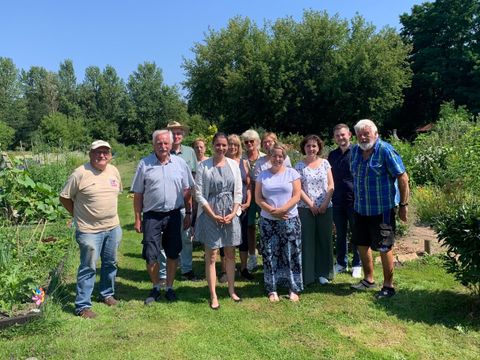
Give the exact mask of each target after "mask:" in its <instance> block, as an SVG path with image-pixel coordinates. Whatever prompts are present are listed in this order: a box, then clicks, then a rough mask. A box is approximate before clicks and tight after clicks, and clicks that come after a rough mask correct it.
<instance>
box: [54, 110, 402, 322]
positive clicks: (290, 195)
mask: <svg viewBox="0 0 480 360" xmlns="http://www.w3.org/2000/svg"><path fill="white" fill-rule="evenodd" d="M186 130H187V129H186V128H185V127H184V126H182V125H181V124H179V123H178V122H171V123H169V124H168V126H167V128H166V129H163V130H157V131H155V132H154V133H153V135H152V142H153V152H152V153H151V154H150V155H149V156H147V157H145V158H143V159H142V160H141V161H140V163H139V164H138V167H137V170H136V173H135V176H134V179H133V182H132V186H131V191H132V192H133V193H134V213H135V225H134V227H135V230H136V231H137V232H139V233H143V241H142V244H143V249H142V256H143V258H144V259H145V261H146V268H147V272H148V275H149V277H150V280H151V282H152V289H151V291H150V292H149V294H148V296H147V298H146V299H145V304H147V305H148V304H151V303H153V302H155V301H157V300H159V299H160V298H161V293H162V289H164V296H165V298H166V299H167V301H175V300H176V299H177V296H176V293H175V291H174V289H173V283H174V278H175V274H176V271H177V267H178V260H180V268H181V273H182V278H184V279H186V280H193V281H195V280H198V277H197V276H196V275H195V274H194V272H193V269H192V239H196V240H197V241H199V242H201V243H203V244H204V246H205V276H206V280H207V283H208V289H209V293H210V300H209V306H210V308H211V309H213V310H217V309H219V308H220V303H219V300H218V297H217V292H216V283H217V273H216V261H217V257H218V255H219V254H220V255H221V258H222V275H221V276H220V279H221V280H223V281H226V282H227V283H228V293H229V296H230V298H231V299H232V300H233V301H234V302H240V301H241V300H242V299H241V297H240V296H239V294H238V293H237V292H236V290H235V267H236V266H235V258H236V256H235V251H236V250H235V249H236V248H237V247H238V248H239V253H240V275H241V276H242V277H243V278H244V279H246V280H252V279H253V275H252V272H253V271H254V270H255V269H256V267H257V266H258V262H257V255H256V251H257V247H258V249H259V252H260V254H261V256H262V263H263V275H264V284H265V290H266V294H267V296H268V299H269V300H270V301H271V302H277V301H279V300H280V297H279V295H278V290H279V288H281V287H285V288H286V289H287V290H288V296H287V297H288V298H289V299H290V300H291V301H293V302H296V301H299V300H300V297H299V294H300V292H301V291H302V290H303V288H304V286H306V285H309V284H311V283H314V282H316V281H318V282H319V283H320V284H327V283H329V282H330V281H331V280H332V279H333V278H334V276H335V274H336V273H340V272H345V271H347V270H348V240H347V239H348V234H349V231H348V230H349V229H350V230H351V231H350V232H351V243H352V246H351V248H352V250H353V261H352V276H353V277H355V278H359V279H361V280H360V282H359V283H356V284H353V285H352V288H354V289H356V290H365V289H372V288H375V287H376V283H375V281H374V277H373V275H374V274H373V258H372V250H378V251H379V252H380V256H381V260H382V266H383V275H384V281H383V285H382V287H381V288H380V290H379V291H378V292H377V297H380V298H382V297H391V296H393V295H395V288H394V286H393V260H394V258H393V251H392V247H393V243H394V231H395V216H396V214H397V212H398V215H399V217H400V219H401V220H403V221H406V219H407V206H408V197H409V187H408V176H407V174H406V171H405V167H404V165H403V163H402V160H401V158H400V156H399V155H398V153H397V152H396V151H395V150H394V148H393V147H392V146H391V145H390V144H388V143H386V142H384V141H382V140H381V139H379V136H378V130H377V127H376V125H375V124H374V123H373V122H372V121H371V120H367V119H364V120H360V121H359V122H358V123H357V124H356V125H355V133H356V136H357V141H358V142H357V144H356V145H352V144H351V143H350V138H351V133H350V130H349V128H348V126H347V125H345V124H338V125H337V126H336V127H335V128H334V131H333V135H334V140H335V142H336V144H337V145H338V148H337V149H335V150H333V151H332V152H330V154H329V155H328V159H325V158H323V157H322V150H323V148H324V143H323V141H322V140H321V139H320V138H319V137H318V136H317V135H308V136H306V137H305V138H304V139H303V140H302V142H301V144H300V151H301V153H302V154H303V155H304V157H303V158H302V160H300V161H298V162H297V163H296V164H295V166H294V167H292V164H291V160H290V158H289V157H288V155H287V149H286V148H285V146H283V145H282V144H280V143H279V142H278V139H277V137H276V135H275V134H274V133H271V132H267V133H265V134H264V135H263V137H262V139H260V137H259V135H258V133H257V132H256V131H254V130H247V131H245V132H244V133H243V134H242V135H241V136H238V135H229V136H227V135H226V134H224V133H221V132H220V133H217V134H215V136H214V137H213V141H212V156H211V157H206V156H205V152H206V147H207V145H208V144H206V142H205V141H204V140H203V139H196V140H195V141H194V143H193V144H192V145H193V148H191V147H188V146H185V145H183V144H182V141H183V138H184V136H185V132H186ZM242 143H243V145H244V148H245V152H243V147H242ZM261 148H262V150H263V152H262V151H260V149H261ZM111 156H112V155H111V147H110V145H109V144H108V143H107V142H105V141H101V140H99V141H96V142H94V143H92V145H91V150H90V162H89V163H87V164H85V165H83V166H81V167H79V168H77V169H76V170H75V171H74V173H73V174H72V175H71V176H70V177H69V179H68V181H67V184H66V185H65V188H64V189H63V191H62V193H61V194H60V200H61V202H62V204H63V205H64V206H65V208H66V209H67V210H68V211H69V212H70V213H71V214H72V215H73V216H74V220H75V223H76V239H77V242H78V244H79V246H80V266H79V270H78V276H77V297H76V301H75V308H76V313H77V314H78V315H80V316H82V317H85V318H92V317H95V316H96V315H95V313H94V312H93V311H92V310H91V307H92V304H91V294H92V290H93V285H94V281H95V274H96V268H95V266H96V265H95V264H96V261H97V259H98V258H99V257H100V258H101V260H102V268H101V273H100V296H101V297H102V300H103V302H104V303H105V304H106V305H109V306H113V305H116V303H117V300H116V299H115V298H114V280H115V275H116V271H117V265H116V252H117V248H118V245H119V242H120V238H121V228H120V226H119V223H118V215H117V213H116V205H117V195H118V193H119V192H120V191H121V188H122V185H121V180H120V175H119V174H118V171H117V170H116V169H115V168H114V167H113V166H112V165H110V164H109V162H110V160H111ZM257 219H258V221H257ZM257 223H258V225H259V230H260V239H259V241H258V244H257V239H256V224H257ZM334 227H335V235H336V263H334V256H333V253H334V251H333V248H334V244H333V239H332V234H333V233H334V231H333V228H334ZM257 245H258V246H257ZM362 269H363V276H362Z"/></svg>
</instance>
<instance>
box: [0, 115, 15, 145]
mask: <svg viewBox="0 0 480 360" xmlns="http://www.w3.org/2000/svg"><path fill="white" fill-rule="evenodd" d="M14 138H15V130H14V129H13V128H11V127H10V126H8V125H7V124H5V123H4V122H3V121H0V150H7V148H8V147H9V146H10V145H11V144H12V143H13V139H14Z"/></svg>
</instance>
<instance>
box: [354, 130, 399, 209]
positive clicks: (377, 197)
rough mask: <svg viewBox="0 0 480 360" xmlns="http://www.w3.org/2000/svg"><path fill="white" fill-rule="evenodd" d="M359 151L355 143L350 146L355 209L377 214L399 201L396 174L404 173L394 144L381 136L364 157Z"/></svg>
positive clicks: (391, 207) (360, 150)
mask: <svg viewBox="0 0 480 360" xmlns="http://www.w3.org/2000/svg"><path fill="white" fill-rule="evenodd" d="M362 153H363V151H362V149H360V147H359V146H358V145H355V146H354V147H353V148H352V160H351V164H350V169H351V171H352V175H353V193H354V198H355V200H354V210H355V211H356V212H357V213H359V214H361V215H366V216H373V215H379V214H381V213H383V212H384V211H385V210H389V209H393V208H394V207H395V206H396V205H397V204H398V197H397V194H398V186H397V177H398V176H400V175H401V174H403V173H404V172H405V166H404V165H403V161H402V158H401V157H400V155H399V154H398V153H397V152H396V151H395V149H394V148H393V146H392V145H390V144H389V143H387V142H385V141H382V140H380V139H377V141H376V142H375V145H374V149H373V152H372V154H371V155H370V157H369V158H368V159H367V160H364V159H363V157H362Z"/></svg>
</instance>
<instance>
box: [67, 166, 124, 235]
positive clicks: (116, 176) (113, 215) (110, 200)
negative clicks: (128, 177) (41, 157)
mask: <svg viewBox="0 0 480 360" xmlns="http://www.w3.org/2000/svg"><path fill="white" fill-rule="evenodd" d="M121 190H122V180H121V178H120V173H119V172H118V170H117V168H116V167H115V166H113V165H110V164H108V165H107V167H106V168H105V170H103V171H100V170H98V169H95V168H94V167H93V166H92V165H91V164H90V163H87V164H84V165H82V166H80V167H78V168H76V169H75V170H74V171H73V173H72V174H71V175H70V177H69V178H68V180H67V182H66V184H65V186H64V188H63V190H62V192H61V193H60V196H61V197H63V198H65V199H70V200H72V201H73V217H74V219H75V223H76V226H77V228H78V230H79V231H81V232H85V233H96V232H101V231H108V230H111V229H113V228H115V227H116V226H118V225H119V224H120V220H119V219H118V212H117V204H118V194H119V193H120V191H121Z"/></svg>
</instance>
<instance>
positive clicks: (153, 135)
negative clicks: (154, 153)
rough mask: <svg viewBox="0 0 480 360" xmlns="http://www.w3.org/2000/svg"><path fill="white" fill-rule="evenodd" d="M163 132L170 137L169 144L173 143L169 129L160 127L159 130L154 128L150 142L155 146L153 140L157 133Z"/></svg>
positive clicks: (161, 133)
mask: <svg viewBox="0 0 480 360" xmlns="http://www.w3.org/2000/svg"><path fill="white" fill-rule="evenodd" d="M163 134H168V135H169V136H168V137H169V138H170V144H173V134H172V132H171V131H170V130H167V129H161V130H155V131H154V132H153V134H152V144H153V146H155V140H156V139H157V136H158V135H163Z"/></svg>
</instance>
